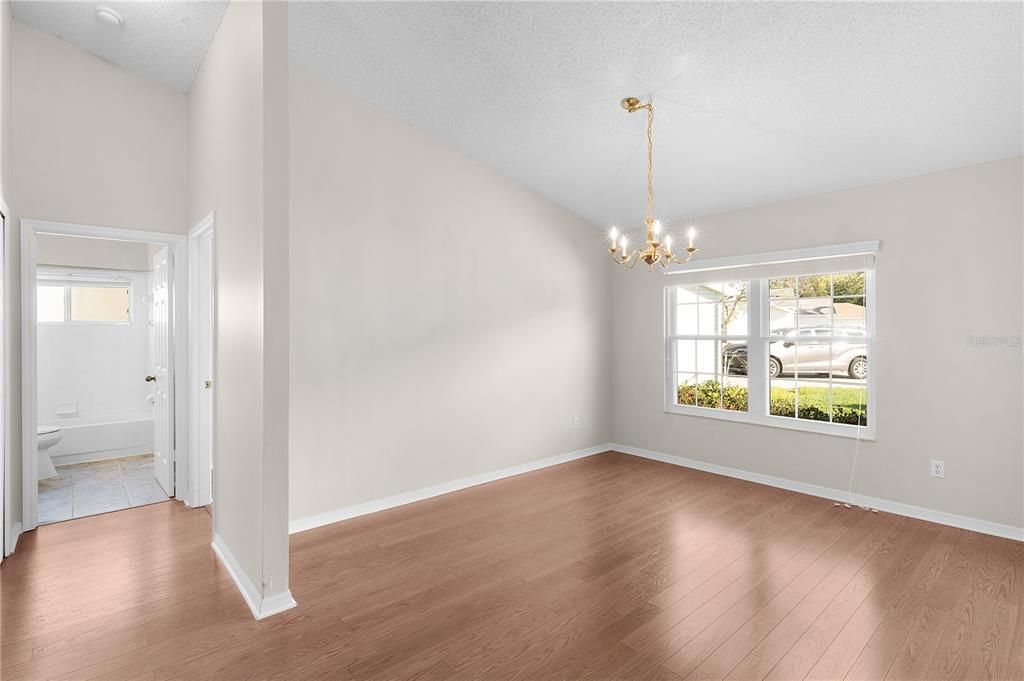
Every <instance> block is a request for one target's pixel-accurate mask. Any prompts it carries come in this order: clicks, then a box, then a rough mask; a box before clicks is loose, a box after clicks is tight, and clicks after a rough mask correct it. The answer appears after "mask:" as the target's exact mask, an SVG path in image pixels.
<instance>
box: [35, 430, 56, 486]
mask: <svg viewBox="0 0 1024 681" xmlns="http://www.w3.org/2000/svg"><path fill="white" fill-rule="evenodd" d="M61 437H62V434H61V432H60V428H58V427H57V426H39V427H38V428H37V429H36V450H37V451H38V452H39V472H38V475H37V476H36V477H37V479H39V480H45V479H46V478H55V477H57V469H56V468H54V467H53V460H52V459H51V458H50V447H52V446H54V445H55V444H57V443H58V442H60V440H61Z"/></svg>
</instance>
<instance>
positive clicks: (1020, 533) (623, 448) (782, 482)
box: [608, 444, 1024, 541]
mask: <svg viewBox="0 0 1024 681" xmlns="http://www.w3.org/2000/svg"><path fill="white" fill-rule="evenodd" d="M608 449H611V450H614V451H617V452H622V453H623V454H632V455H633V456H639V457H642V458H645V459H652V460H654V461H661V462H663V463H669V464H673V465H675V466H684V467H686V468H693V469H696V470H700V471H705V472H707V473H715V474H717V475H724V476H726V477H730V478H738V479H740V480H747V481H749V482H756V483H759V484H762V485H768V486H770V487H778V488H780V489H786V490H790V491H791V492H800V493H801V494H809V495H811V496H816V497H823V498H825V499H831V500H833V501H840V502H844V503H849V504H855V505H857V506H867V507H869V508H877V509H878V510H879V511H885V512H886V513H895V514H896V515H902V516H907V517H909V518H917V519H918V520H927V521H929V522H933V523H939V524H940V525H949V526H951V527H957V528H960V529H963V530H971V531H972V532H980V533H982V534H991V535H994V536H996V537H1003V538H1005V539H1014V540H1016V541H1024V528H1021V527H1014V526H1013V525H1003V524H1001V523H993V522H990V521H988V520H981V519H979V518H971V517H968V516H962V515H956V514H955V513H946V512H945V511H936V510H933V509H930V508H922V507H920V506H912V505H911V504H904V503H901V502H899V501H889V500H888V499H877V498H875V497H869V496H865V495H863V494H849V493H847V492H846V491H845V490H839V489H834V488H831V487H822V486H820V485H812V484H809V483H806V482H797V481H796V480H789V479H787V478H777V477H775V476H772V475H763V474H761V473H752V472H750V471H745V470H742V469H739V468H729V467H728V466H718V465H716V464H713V463H707V462H705V461H697V460H695V459H687V458H685V457H681V456H673V455H671V454H663V453H661V452H654V451H651V450H649V449H641V448H639V447H630V446H628V445H620V444H609V445H608Z"/></svg>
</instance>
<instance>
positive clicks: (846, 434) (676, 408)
mask: <svg viewBox="0 0 1024 681" xmlns="http://www.w3.org/2000/svg"><path fill="white" fill-rule="evenodd" d="M665 413H666V414H675V415H681V416H697V417H700V418H707V419H715V420H717V421H732V422H733V423H746V424H749V425H754V426H764V427H767V428H782V429H784V430H796V431H800V432H802V433H813V434H815V435H831V436H832V437H842V438H846V439H849V440H861V441H862V442H874V441H875V430H874V428H873V427H871V426H865V427H863V428H862V427H860V426H847V425H843V424H838V423H822V422H820V421H803V420H799V421H798V420H797V419H793V418H789V417H786V416H760V417H758V416H754V415H753V414H751V413H750V412H745V411H728V410H725V409H712V408H708V407H689V406H686V405H679V404H670V405H667V406H666V407H665Z"/></svg>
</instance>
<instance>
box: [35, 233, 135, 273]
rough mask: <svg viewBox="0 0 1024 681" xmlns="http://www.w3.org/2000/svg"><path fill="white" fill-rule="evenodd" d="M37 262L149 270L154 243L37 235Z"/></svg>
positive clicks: (109, 268)
mask: <svg viewBox="0 0 1024 681" xmlns="http://www.w3.org/2000/svg"><path fill="white" fill-rule="evenodd" d="M36 262H38V263H39V264H40V265H57V266H60V267H93V268H99V269H104V270H136V271H149V270H151V269H152V268H153V267H152V259H151V257H150V244H144V243H137V242H134V241H114V240H111V239H84V238H81V237H75V236H62V235H59V234H39V235H37V236H36Z"/></svg>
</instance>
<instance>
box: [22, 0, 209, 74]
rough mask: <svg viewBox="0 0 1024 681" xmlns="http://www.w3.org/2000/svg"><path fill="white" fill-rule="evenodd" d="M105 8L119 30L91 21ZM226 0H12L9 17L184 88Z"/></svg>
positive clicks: (116, 62)
mask: <svg viewBox="0 0 1024 681" xmlns="http://www.w3.org/2000/svg"><path fill="white" fill-rule="evenodd" d="M98 6H104V7H109V8H111V9H113V10H115V11H116V12H118V13H119V14H120V15H121V16H122V17H123V18H124V25H123V26H121V27H120V28H118V27H113V26H109V25H107V24H104V23H102V22H100V21H98V20H97V18H96V8H97V7H98ZM227 6H228V3H227V2H220V1H216V2H215V1H212V0H207V1H203V2H139V1H137V0H136V1H130V2H120V1H116V2H108V1H107V0H101V1H100V2H67V1H64V0H61V1H57V2H51V1H48V0H47V1H44V0H12V2H11V9H12V13H13V14H14V18H15V19H17V20H18V21H21V22H23V23H25V24H28V25H29V26H32V27H33V28H37V29H39V30H40V31H45V32H46V33H51V34H53V35H56V36H59V37H61V38H63V39H64V40H67V41H68V42H70V43H72V44H73V45H77V46H78V47H80V48H82V49H83V50H86V51H87V52H91V53H93V54H95V55H97V56H99V57H103V58H104V59H107V60H109V61H112V62H114V63H115V64H119V65H121V66H124V67H125V68H127V69H130V70H132V71H135V72H136V73H140V74H142V75H143V76H146V77H147V78H151V79H153V80H155V81H158V82H160V83H163V84H164V85H167V86H169V87H172V88H174V89H175V90H178V91H179V92H188V89H189V87H190V86H191V85H192V79H193V78H195V75H196V71H198V70H199V65H200V64H201V63H202V62H203V56H204V55H205V54H206V48H208V47H209V46H210V43H211V42H212V41H213V36H214V34H215V33H216V32H217V27H218V26H220V20H221V18H222V17H223V16H224V12H225V11H226V10H227Z"/></svg>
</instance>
